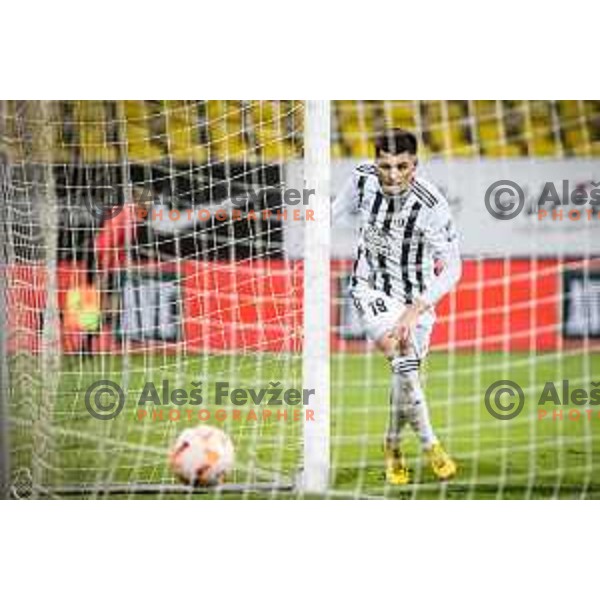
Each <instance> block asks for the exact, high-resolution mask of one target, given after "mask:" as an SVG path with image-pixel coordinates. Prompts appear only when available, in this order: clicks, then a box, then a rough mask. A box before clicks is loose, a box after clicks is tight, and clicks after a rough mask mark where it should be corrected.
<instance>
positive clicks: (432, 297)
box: [332, 163, 461, 304]
mask: <svg viewBox="0 0 600 600" xmlns="http://www.w3.org/2000/svg"><path fill="white" fill-rule="evenodd" d="M357 212H358V213H359V215H360V233H359V238H358V245H357V250H356V257H355V260H354V266H353V271H352V279H351V285H353V286H354V285H357V284H358V283H360V282H361V281H362V282H367V283H368V285H369V286H370V287H372V288H374V289H376V290H380V291H382V292H384V293H386V294H387V295H389V296H392V297H394V298H397V299H399V300H401V301H402V302H403V303H405V304H410V303H412V302H413V300H414V298H415V297H417V296H420V297H422V298H423V299H424V300H425V301H426V302H428V303H429V304H435V303H436V302H437V301H438V300H439V299H440V298H441V297H442V296H443V295H445V294H446V293H447V292H448V291H450V289H452V287H454V285H455V284H456V282H457V281H458V279H459V277H460V271H461V262H460V254H459V250H458V240H457V235H456V232H455V230H454V226H453V223H452V217H451V214H450V210H449V207H448V202H447V200H446V199H445V198H444V196H443V195H442V194H441V193H440V191H439V190H438V189H437V188H436V187H435V186H434V185H433V184H431V183H429V182H428V181H426V180H424V179H422V178H419V177H417V178H415V180H414V181H413V183H412V184H411V186H410V188H409V189H408V190H407V191H406V192H405V193H404V194H403V195H401V196H395V197H392V196H386V195H385V194H384V193H383V191H382V189H381V186H380V184H379V178H378V177H377V169H376V167H375V165H374V164H373V163H365V164H361V165H359V166H358V167H357V168H356V169H355V170H354V172H353V174H352V176H351V177H350V179H349V180H348V182H347V183H346V185H345V186H344V188H343V189H342V191H341V192H340V194H338V196H337V197H336V199H335V201H334V204H333V207H332V219H333V222H334V223H335V222H336V221H337V220H338V219H340V218H341V217H342V216H343V215H344V214H345V213H357ZM436 259H440V260H441V261H442V262H443V269H442V271H441V273H440V274H439V275H437V276H436V275H435V274H434V262H435V260H436Z"/></svg>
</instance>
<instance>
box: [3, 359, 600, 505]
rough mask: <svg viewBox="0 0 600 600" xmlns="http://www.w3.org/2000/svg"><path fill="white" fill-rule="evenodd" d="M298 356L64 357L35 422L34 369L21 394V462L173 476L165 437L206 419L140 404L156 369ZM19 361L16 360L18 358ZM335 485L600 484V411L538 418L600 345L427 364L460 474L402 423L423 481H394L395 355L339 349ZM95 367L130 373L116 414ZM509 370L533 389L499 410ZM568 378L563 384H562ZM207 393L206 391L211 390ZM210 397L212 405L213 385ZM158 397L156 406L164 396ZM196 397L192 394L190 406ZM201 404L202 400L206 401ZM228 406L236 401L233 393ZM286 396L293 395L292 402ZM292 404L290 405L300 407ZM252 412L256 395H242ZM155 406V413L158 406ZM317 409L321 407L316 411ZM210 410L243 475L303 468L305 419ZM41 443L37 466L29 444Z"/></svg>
mask: <svg viewBox="0 0 600 600" xmlns="http://www.w3.org/2000/svg"><path fill="white" fill-rule="evenodd" d="M300 367H301V364H300V357H294V358H292V359H290V357H289V356H288V357H283V356H272V355H262V356H260V355H244V356H240V355H232V356H182V357H180V359H179V360H177V358H176V357H173V356H166V355H146V356H141V355H137V356H136V355H131V356H130V357H129V358H128V360H125V359H124V358H123V357H118V356H103V357H102V356H95V357H91V358H88V359H85V360H82V359H81V358H79V357H63V358H62V365H61V372H62V373H61V377H60V383H59V390H58V394H57V398H56V404H55V407H54V410H53V411H52V414H51V415H50V416H49V417H47V418H46V421H45V422H43V424H42V426H41V427H40V426H39V421H38V426H35V425H34V424H33V422H34V419H33V411H34V410H35V406H36V402H35V401H34V397H35V394H37V393H42V392H41V390H35V389H33V388H31V389H30V388H27V385H24V386H23V387H21V388H19V387H18V386H19V385H23V378H18V377H16V378H14V379H13V381H16V382H17V387H16V388H15V390H14V393H13V402H12V407H11V414H12V417H13V419H12V427H11V447H12V465H13V469H14V470H15V477H16V479H17V480H19V479H23V477H24V476H25V475H24V474H26V473H27V470H28V469H29V470H31V469H32V468H34V469H35V468H37V469H38V472H41V473H43V485H42V487H41V488H40V491H41V492H42V494H43V493H44V490H45V489H46V491H47V489H49V488H51V487H54V488H61V487H65V486H67V487H68V486H77V485H84V484H85V485H92V486H96V488H95V489H96V492H95V493H94V494H93V496H94V497H117V498H123V497H138V495H137V494H133V493H124V494H117V495H112V494H111V495H109V494H105V493H103V492H101V491H98V490H101V488H102V486H103V484H105V483H113V484H126V483H128V482H132V483H144V484H153V483H174V479H173V477H172V475H171V473H170V472H169V468H168V465H167V460H166V458H167V451H168V448H169V446H170V445H171V443H172V442H173V440H174V439H175V437H176V436H177V433H178V432H179V431H181V430H182V429H184V428H185V427H190V426H194V425H198V424H201V423H200V421H198V420H192V421H187V420H186V419H185V418H183V419H182V420H179V421H170V420H169V419H168V418H167V417H166V413H167V412H168V409H169V408H170V407H162V408H163V410H164V411H165V417H164V419H163V420H159V419H158V418H156V419H151V418H145V419H142V420H140V419H139V417H138V409H139V408H140V407H139V406H138V405H137V400H138V398H139V393H140V391H141V389H142V387H143V385H144V383H145V382H146V381H151V380H152V381H154V382H155V383H156V386H157V388H158V389H160V382H161V381H162V380H163V379H169V381H170V383H171V386H172V387H175V386H177V387H184V388H187V389H188V390H189V389H191V382H192V381H198V380H201V381H202V382H203V390H210V389H212V384H213V383H214V382H215V381H229V382H230V386H231V387H237V386H239V387H261V386H263V385H268V382H269V381H273V380H277V381H281V382H282V384H283V386H284V387H300V386H301V377H300ZM16 368H19V369H21V370H22V369H23V366H22V365H21V366H19V367H17V366H16V365H13V370H14V369H16ZM331 376H332V390H331V403H332V411H331V422H332V435H331V443H332V461H331V462H332V485H331V491H330V493H329V494H328V496H330V497H335V498H353V497H356V498H383V497H385V498H450V499H457V498H490V499H493V498H515V499H516V498H552V497H558V498H580V497H587V498H600V413H599V410H598V408H597V407H589V406H582V407H580V409H581V410H582V411H584V410H585V409H586V408H588V409H593V413H592V417H593V418H592V419H591V420H588V418H587V415H586V414H585V413H583V412H582V416H581V418H580V419H579V420H578V421H573V420H570V419H569V418H568V415H567V411H568V409H569V408H574V407H573V406H570V407H566V406H562V407H553V406H546V407H544V408H547V409H548V410H549V411H550V412H551V411H552V409H557V410H558V409H563V411H564V415H563V419H562V420H559V419H554V420H553V419H552V418H546V419H544V420H539V419H538V418H537V414H538V409H539V408H540V407H539V406H538V398H539V396H540V394H541V391H542V389H543V386H544V383H545V382H546V381H555V382H560V381H561V380H563V379H569V380H570V382H571V386H572V387H582V388H584V389H587V390H590V386H591V382H592V381H593V380H594V376H595V379H600V354H589V355H584V354H581V353H577V354H569V353H567V352H563V353H561V354H545V353H540V354H537V355H531V354H525V353H510V354H509V353H506V354H505V353H479V354H469V353H448V354H447V353H433V354H432V355H431V356H430V358H429V360H428V362H427V366H426V368H425V387H426V396H427V398H428V402H429V407H430V411H431V414H432V420H433V423H434V426H435V429H436V432H437V433H438V435H439V437H440V439H441V440H442V441H443V443H444V444H445V446H446V448H447V449H448V450H449V451H450V452H451V454H452V455H453V456H454V457H455V459H456V460H457V462H458V465H459V473H458V476H457V478H456V479H455V480H454V481H452V482H450V483H447V484H440V483H438V482H436V481H435V480H434V478H433V477H432V475H431V474H430V472H429V469H428V466H427V464H425V462H424V461H423V460H422V457H421V455H420V452H419V449H418V445H417V443H416V439H415V436H414V434H413V433H412V432H411V431H410V430H408V429H407V430H405V438H406V442H405V444H404V449H405V451H406V454H407V457H408V460H409V464H410V467H411V469H412V472H413V480H414V483H412V484H411V485H409V486H407V487H406V488H403V489H398V488H391V487H390V486H387V485H386V484H385V481H384V478H383V469H382V437H383V432H384V429H385V424H386V420H387V408H388V407H387V398H388V386H389V369H388V366H387V363H386V362H385V361H384V360H382V359H381V358H380V357H379V356H377V355H374V354H373V355H371V354H368V355H348V354H345V355H335V356H333V357H332V360H331ZM98 379H113V380H115V381H117V382H118V383H122V384H124V385H126V386H127V389H128V393H127V395H126V397H127V401H126V405H125V409H124V410H123V412H122V413H121V414H120V415H119V416H118V417H117V418H116V419H114V420H110V421H98V420H95V419H93V418H91V417H90V415H89V414H88V412H87V411H86V408H85V405H84V394H85V390H86V389H87V387H88V386H89V385H91V384H92V383H93V382H94V381H96V380H98ZM499 379H511V380H513V381H516V382H517V383H519V385H520V386H521V387H522V388H523V390H524V392H525V399H526V402H525V408H524V410H523V412H522V413H521V414H520V415H519V416H518V417H516V418H515V419H513V420H510V421H498V420H496V419H494V418H493V417H492V416H490V415H489V414H488V412H487V411H486V409H485V406H484V393H485V390H486V389H487V387H488V386H489V385H490V384H491V383H493V382H494V381H496V380H499ZM558 387H559V386H558ZM205 396H206V395H205ZM208 396H209V397H208V398H207V397H205V401H204V403H203V405H202V407H200V408H205V409H207V410H212V412H213V414H214V409H215V408H217V407H215V406H214V402H213V400H212V399H211V398H210V394H208ZM157 408H158V407H157ZM182 408H183V409H185V408H186V407H182ZM197 408H198V407H197ZM222 408H226V409H227V410H228V411H229V412H231V409H233V408H234V407H233V406H232V405H224V406H223V407H222ZM282 408H283V407H282ZM290 408H291V407H290ZM241 410H242V415H243V417H245V416H247V411H249V410H250V407H248V406H247V407H245V408H242V409H241ZM157 417H158V415H157ZM315 417H316V418H318V414H316V415H315ZM207 423H208V424H213V425H218V426H220V427H223V428H224V429H225V430H227V431H228V432H229V433H230V435H231V436H232V438H233V440H234V444H235V447H236V453H237V462H236V464H237V467H236V470H235V472H234V473H233V475H232V483H233V484H238V483H239V484H245V483H261V482H270V481H273V480H274V479H275V478H279V479H282V480H283V481H292V479H293V476H294V473H295V472H296V470H297V468H298V467H299V466H300V463H301V451H302V448H301V444H302V423H301V422H289V421H288V422H282V421H279V422H278V421H276V420H269V421H266V422H265V421H261V420H259V421H257V422H254V421H250V422H246V421H245V418H242V420H241V421H238V422H234V421H232V420H231V418H228V419H226V420H225V421H224V422H222V423H217V422H216V420H215V418H214V416H212V417H211V419H210V420H209V421H207ZM33 445H35V447H36V448H37V451H36V452H35V453H34V454H35V456H36V462H35V465H33V466H32V446H33ZM297 496H298V493H297V492H285V491H273V492H260V493H258V492H255V491H250V490H248V491H243V492H237V493H232V492H223V491H216V492H209V493H198V492H192V491H190V492H185V493H164V492H162V493H159V494H157V493H151V494H149V495H148V494H147V495H144V496H143V497H161V498H189V499H201V498H213V497H219V498H230V497H231V498H240V497H241V498H289V497H297Z"/></svg>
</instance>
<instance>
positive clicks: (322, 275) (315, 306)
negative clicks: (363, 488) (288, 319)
mask: <svg viewBox="0 0 600 600" xmlns="http://www.w3.org/2000/svg"><path fill="white" fill-rule="evenodd" d="M305 111H306V118H305V121H304V127H305V129H304V181H305V188H306V189H307V190H309V191H310V190H314V194H311V196H310V205H309V208H310V209H312V210H313V212H314V220H307V221H306V222H305V224H304V226H305V231H304V345H303V365H302V367H303V373H304V376H303V385H304V389H306V390H312V389H314V390H315V394H314V396H313V397H314V402H313V403H312V405H311V409H313V410H314V413H315V419H314V421H312V420H311V421H309V420H306V421H305V422H304V456H303V471H302V477H301V479H300V485H301V488H302V490H304V491H307V492H316V493H322V492H324V491H325V490H326V489H327V487H328V484H329V461H330V435H331V431H330V416H329V415H330V406H329V403H330V366H329V358H330V343H329V337H330V305H331V304H330V303H331V298H330V296H331V292H330V288H331V276H330V245H331V243H330V242H331V230H330V194H329V179H330V138H331V133H330V130H331V129H330V114H331V110H330V102H328V101H318V100H308V101H307V102H306V109H305Z"/></svg>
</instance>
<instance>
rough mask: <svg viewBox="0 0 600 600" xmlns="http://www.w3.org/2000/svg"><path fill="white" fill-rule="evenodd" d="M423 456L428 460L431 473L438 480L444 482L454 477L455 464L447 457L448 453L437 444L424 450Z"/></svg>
mask: <svg viewBox="0 0 600 600" xmlns="http://www.w3.org/2000/svg"><path fill="white" fill-rule="evenodd" d="M425 455H426V456H427V459H428V460H429V464H430V465H431V469H432V471H433V472H434V473H435V476H436V477H437V478H438V479H439V480H441V481H446V480H447V479H452V477H454V476H455V475H456V463H455V462H454V461H453V460H452V459H451V458H450V456H448V453H447V452H446V451H445V450H444V448H443V447H442V445H441V444H440V443H439V442H436V443H435V444H433V446H431V448H430V449H429V450H426V451H425Z"/></svg>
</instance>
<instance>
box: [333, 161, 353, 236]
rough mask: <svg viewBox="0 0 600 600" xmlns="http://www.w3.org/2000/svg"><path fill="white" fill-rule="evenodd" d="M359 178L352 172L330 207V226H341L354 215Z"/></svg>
mask: <svg viewBox="0 0 600 600" xmlns="http://www.w3.org/2000/svg"><path fill="white" fill-rule="evenodd" d="M359 197H360V190H359V176H358V174H357V173H356V171H354V172H353V173H352V175H350V177H348V179H347V180H346V182H345V183H344V185H343V187H342V189H341V190H340V191H339V193H338V194H337V195H336V197H335V199H334V200H333V204H332V205H331V224H332V225H334V226H335V225H343V224H344V221H345V220H346V218H347V216H348V215H351V214H356V213H357V212H358V209H359V206H358V202H359Z"/></svg>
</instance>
